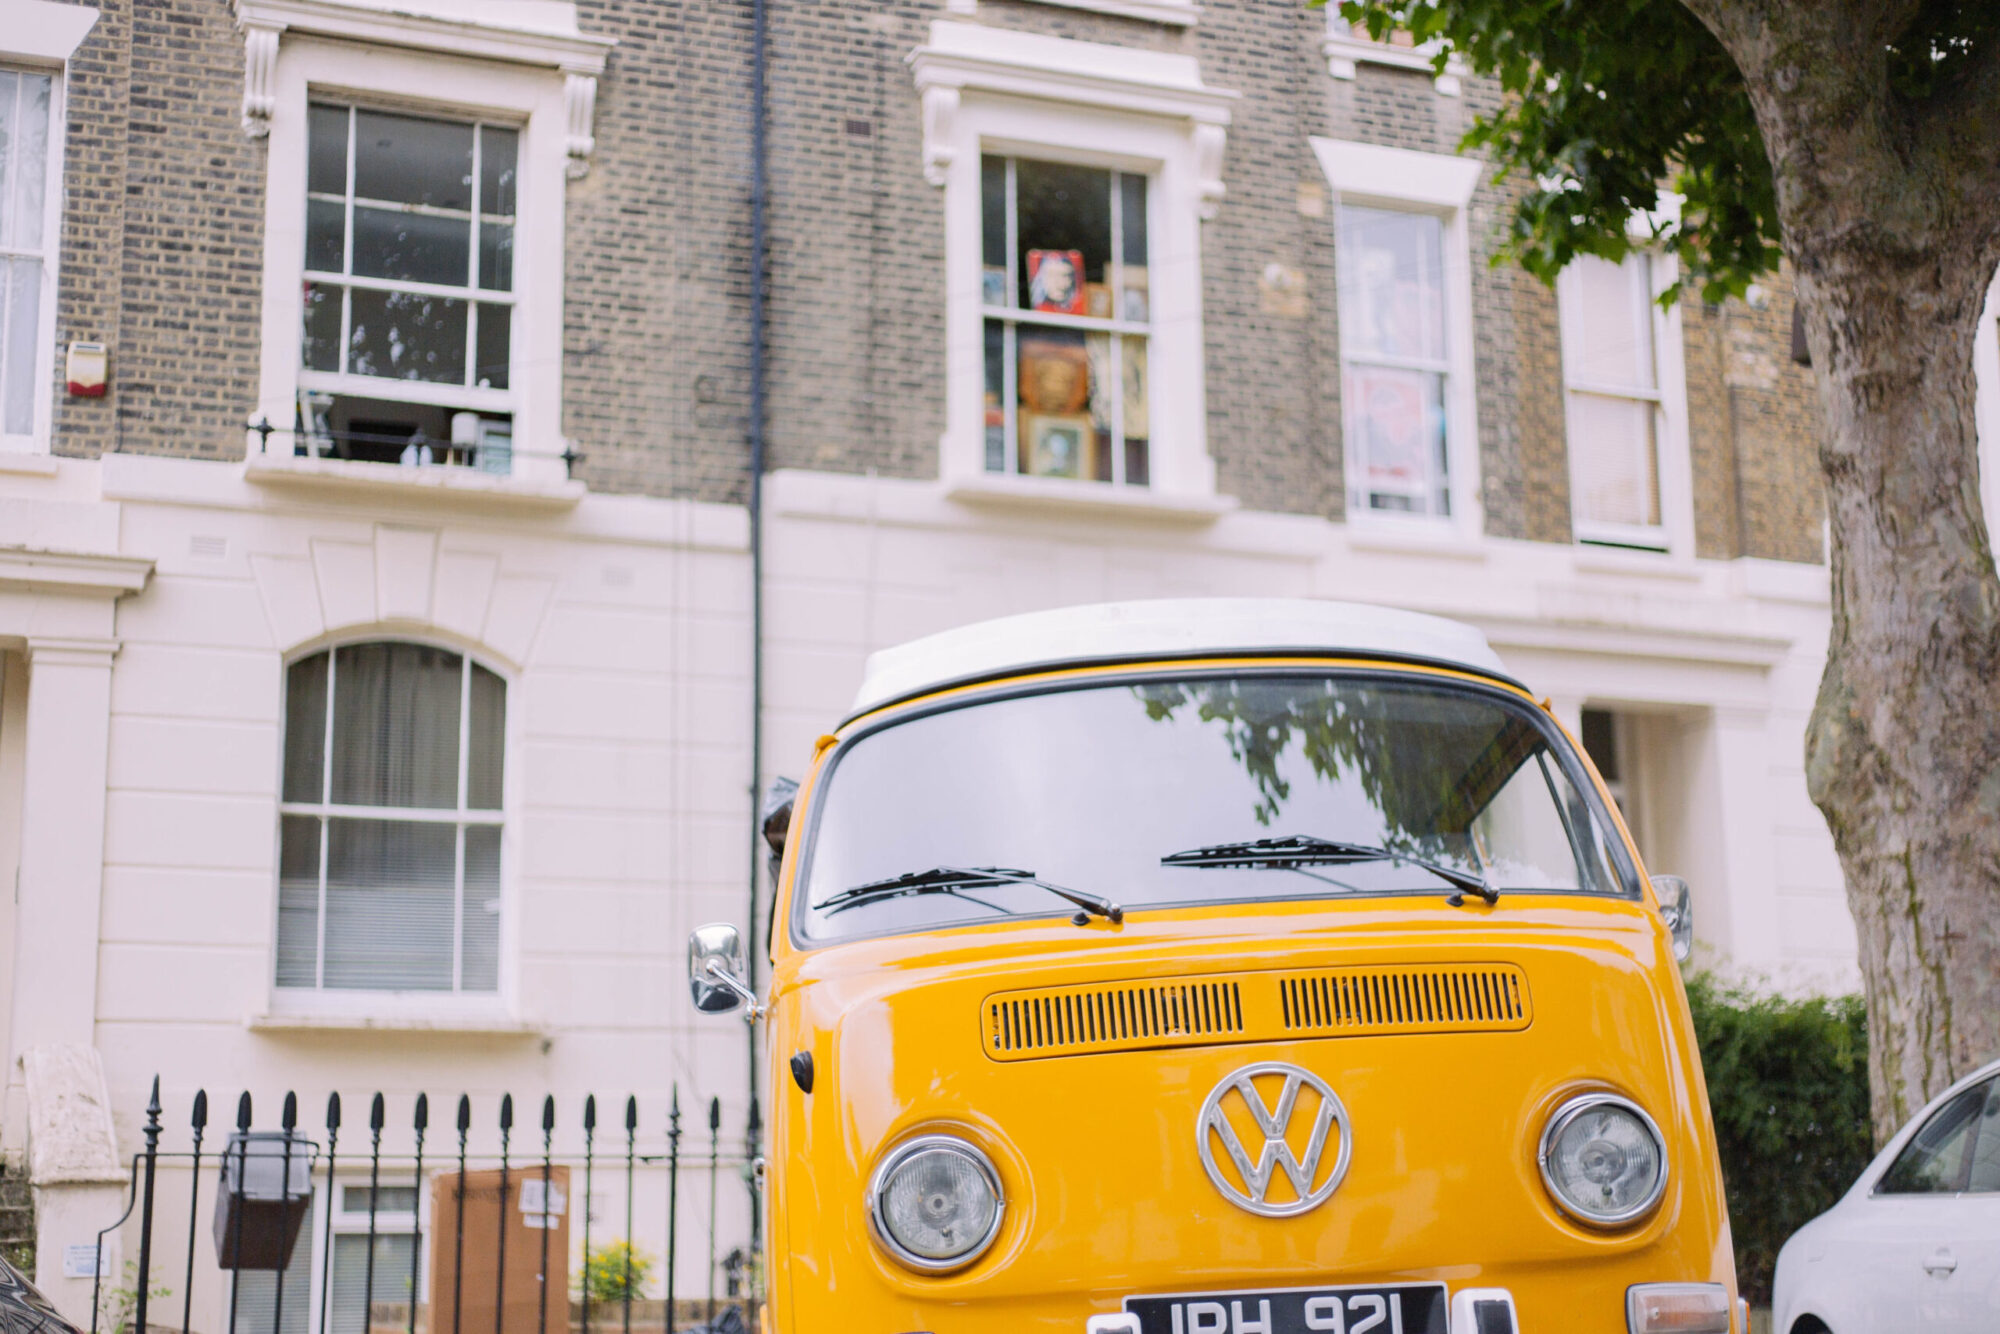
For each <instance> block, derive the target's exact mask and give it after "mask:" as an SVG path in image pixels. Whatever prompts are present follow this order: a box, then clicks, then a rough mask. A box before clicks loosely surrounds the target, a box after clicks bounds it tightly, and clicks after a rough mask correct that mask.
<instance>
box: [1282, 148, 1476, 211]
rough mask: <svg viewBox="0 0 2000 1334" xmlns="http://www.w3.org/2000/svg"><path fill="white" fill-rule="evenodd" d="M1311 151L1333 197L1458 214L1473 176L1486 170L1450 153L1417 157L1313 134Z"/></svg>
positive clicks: (1412, 152)
mask: <svg viewBox="0 0 2000 1334" xmlns="http://www.w3.org/2000/svg"><path fill="white" fill-rule="evenodd" d="M1312 146H1313V153H1314V155H1315V156H1317V157H1318V158H1319V165H1320V168H1321V169H1322V170H1323V171H1325V172H1326V179H1327V183H1328V184H1330V185H1332V186H1333V189H1334V192H1335V193H1336V194H1339V195H1341V196H1344V197H1347V198H1350V199H1353V200H1356V201H1357V202H1358V201H1361V200H1367V199H1382V200H1389V201H1393V202H1396V203H1409V204H1427V205H1430V206H1431V207H1433V208H1449V209H1462V208H1464V207H1465V206H1466V205H1467V204H1469V203H1471V202H1472V192H1473V190H1474V189H1475V188H1476V187H1477V186H1478V185H1479V173H1480V172H1481V171H1482V170H1483V169H1484V168H1485V166H1486V164H1485V163H1484V162H1482V161H1480V160H1479V159H1478V158H1476V157H1463V156H1460V155H1459V154H1456V153H1420V152H1417V151H1416V150H1415V149H1410V148H1384V147H1382V146H1381V145H1380V144H1357V143H1354V142H1352V141H1350V140H1346V139H1322V138H1320V137H1318V136H1317V135H1315V136H1313V137H1312Z"/></svg>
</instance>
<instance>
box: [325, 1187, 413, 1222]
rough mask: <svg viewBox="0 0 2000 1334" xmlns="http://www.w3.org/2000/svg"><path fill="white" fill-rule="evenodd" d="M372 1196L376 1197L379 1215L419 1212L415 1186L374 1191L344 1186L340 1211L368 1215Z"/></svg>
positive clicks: (377, 1188) (341, 1192) (378, 1188)
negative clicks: (369, 1199) (369, 1200)
mask: <svg viewBox="0 0 2000 1334" xmlns="http://www.w3.org/2000/svg"><path fill="white" fill-rule="evenodd" d="M370 1195H373V1196H374V1197H375V1212H376V1214H377V1215H381V1214H413V1213H415V1212H416V1211H417V1188H416V1187H415V1186H377V1187H375V1188H373V1189H372V1190H371V1189H370V1188H369V1187H367V1186H342V1187H341V1188H340V1211H341V1212H342V1213H344V1214H366V1213H367V1212H368V1197H369V1196H370Z"/></svg>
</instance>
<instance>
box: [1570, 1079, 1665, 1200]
mask: <svg viewBox="0 0 2000 1334" xmlns="http://www.w3.org/2000/svg"><path fill="white" fill-rule="evenodd" d="M1539 1161H1540V1163H1541V1168H1542V1181H1543V1182H1544V1183H1545V1184H1546V1185H1547V1186H1548V1188H1549V1194H1551V1195H1553V1196H1554V1197H1555V1201H1556V1203H1557V1204H1558V1205H1559V1206H1561V1208H1562V1211H1563V1212H1564V1213H1566V1214H1569V1215H1570V1216H1571V1217H1573V1218H1575V1219H1577V1220H1578V1221H1579V1222H1584V1223H1590V1224H1593V1225H1595V1226H1597V1227H1617V1226H1619V1225H1621V1224H1624V1223H1630V1222H1634V1221H1635V1220H1637V1219H1639V1218H1641V1217H1644V1216H1645V1215H1646V1214H1647V1213H1648V1212H1650V1211H1651V1210H1652V1208H1653V1206H1654V1205H1656V1204H1658V1203H1659V1202H1660V1196H1661V1195H1663V1194H1665V1193H1666V1189H1667V1146H1666V1141H1665V1140H1663V1139H1661V1138H1660V1128H1659V1127H1658V1126H1656V1125H1654V1124H1653V1118H1652V1117H1650V1116H1648V1115H1646V1113H1645V1112H1643V1111H1641V1110H1640V1109H1639V1107H1638V1105H1637V1104H1635V1103H1633V1102H1631V1101H1629V1100H1627V1099H1625V1098H1621V1097H1618V1096H1617V1095H1616V1094H1612V1093H1586V1094H1584V1095H1583V1096H1581V1097H1577V1098H1571V1099H1570V1100H1569V1101H1568V1102H1566V1103H1564V1104H1563V1105H1562V1106H1560V1107H1558V1108H1557V1109H1556V1113H1555V1115H1554V1116H1551V1117H1550V1118H1549V1125H1548V1129H1547V1130H1545V1131H1543V1132H1542V1148H1541V1153H1540V1155H1539Z"/></svg>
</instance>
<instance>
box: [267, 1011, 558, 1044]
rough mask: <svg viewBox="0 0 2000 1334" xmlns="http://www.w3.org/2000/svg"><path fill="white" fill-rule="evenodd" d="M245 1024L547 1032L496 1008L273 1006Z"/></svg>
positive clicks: (519, 1034) (284, 1028)
mask: <svg viewBox="0 0 2000 1334" xmlns="http://www.w3.org/2000/svg"><path fill="white" fill-rule="evenodd" d="M243 1026H244V1027H245V1028H247V1029H250V1030H251V1031H252V1032H256V1033H442V1034H450V1035H452V1036H457V1037H482V1036H483V1037H500V1038H535V1037H541V1036H543V1035H544V1033H545V1032H546V1030H545V1029H544V1027H543V1026H542V1025H540V1024H535V1023H530V1022H528V1021H527V1020H524V1019H517V1018H515V1017H514V1016H512V1015H510V1014H508V1013H507V1012H505V1011H504V1010H501V1009H499V1008H497V1007H496V1008H492V1009H487V1008H483V1007H482V1008H479V1009H464V1008H460V1007H456V1006H453V1007H449V1008H446V1007H440V1008H438V1009H399V1007H398V1006H396V1005H395V1004H394V1003H393V1002H391V1003H388V1004H386V1005H384V1006H383V1007H381V1008H377V1009H370V1010H366V1011H362V1010H349V1009H305V1008H301V1009H290V1008H286V1007H284V1006H282V1005H278V1006H274V1007H273V1008H272V1009H271V1010H268V1011H266V1012H265V1013H263V1014H253V1015H251V1016H249V1017H248V1018H246V1019H245V1020H244V1021H243Z"/></svg>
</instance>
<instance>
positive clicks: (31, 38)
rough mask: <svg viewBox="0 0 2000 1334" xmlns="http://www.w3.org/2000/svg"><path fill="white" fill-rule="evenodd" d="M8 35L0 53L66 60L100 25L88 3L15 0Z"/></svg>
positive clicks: (20, 56)
mask: <svg viewBox="0 0 2000 1334" xmlns="http://www.w3.org/2000/svg"><path fill="white" fill-rule="evenodd" d="M8 9H9V14H8V23H7V35H6V36H5V37H0V52H4V53H5V54H7V55H9V56H13V57H16V58H18V59H23V60H48V61H53V62H55V63H57V64H63V63H66V62H67V61H68V60H69V58H70V57H71V56H73V55H75V54H76V48H77V47H79V46H82V45H83V39H84V38H86V37H88V36H89V35H90V30H91V29H92V28H93V27H95V26H96V24H97V11H96V10H95V9H93V8H91V7H90V6H88V5H59V4H55V3H54V2H53V0H12V3H11V4H9V6H8Z"/></svg>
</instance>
